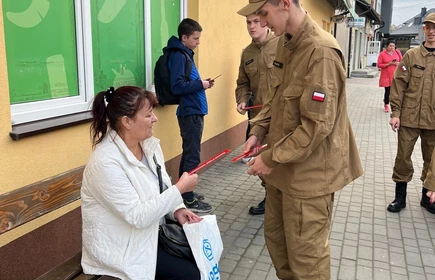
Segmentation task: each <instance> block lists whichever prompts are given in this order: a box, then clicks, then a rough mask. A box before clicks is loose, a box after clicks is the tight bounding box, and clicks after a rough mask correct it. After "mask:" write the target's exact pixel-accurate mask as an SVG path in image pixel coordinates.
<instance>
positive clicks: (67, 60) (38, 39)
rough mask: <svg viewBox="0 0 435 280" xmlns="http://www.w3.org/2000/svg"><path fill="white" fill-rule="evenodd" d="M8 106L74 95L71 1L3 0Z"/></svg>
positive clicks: (72, 10)
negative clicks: (9, 101)
mask: <svg viewBox="0 0 435 280" xmlns="http://www.w3.org/2000/svg"><path fill="white" fill-rule="evenodd" d="M3 20H4V28H5V42H6V59H7V65H8V79H9V94H10V100H11V104H17V103H24V102H32V101H40V100H48V99H53V98H60V97H67V96H77V95H78V78H77V54H76V34H75V18H74V2H73V1H48V0H20V1H17V0H3Z"/></svg>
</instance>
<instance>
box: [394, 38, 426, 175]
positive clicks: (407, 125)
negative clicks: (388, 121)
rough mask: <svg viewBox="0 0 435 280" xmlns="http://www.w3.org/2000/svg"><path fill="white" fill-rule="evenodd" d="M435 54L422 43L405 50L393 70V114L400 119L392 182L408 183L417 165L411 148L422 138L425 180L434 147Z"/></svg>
mask: <svg viewBox="0 0 435 280" xmlns="http://www.w3.org/2000/svg"><path fill="white" fill-rule="evenodd" d="M434 74H435V53H430V52H428V51H427V50H426V48H425V47H424V46H423V45H421V46H420V47H418V48H414V49H411V50H409V51H407V52H406V53H405V55H404V56H403V60H402V61H401V62H400V63H399V65H398V67H397V68H396V71H395V72H394V80H393V83H392V85H391V95H390V103H391V117H397V118H400V128H399V132H398V148H397V156H396V161H395V165H394V170H393V181H395V182H409V181H411V179H412V175H413V173H414V168H413V165H412V161H411V155H412V151H413V149H414V145H415V143H416V141H417V139H418V137H420V138H421V148H422V154H423V161H424V165H423V171H422V174H421V178H420V179H421V180H422V181H424V180H425V179H426V174H427V172H428V170H429V164H430V161H431V156H432V152H433V149H434V146H435V83H434V81H433V80H434Z"/></svg>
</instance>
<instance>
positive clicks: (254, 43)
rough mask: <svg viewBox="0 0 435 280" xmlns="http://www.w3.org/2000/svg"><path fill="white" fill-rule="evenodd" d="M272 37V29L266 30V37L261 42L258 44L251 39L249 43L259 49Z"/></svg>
mask: <svg viewBox="0 0 435 280" xmlns="http://www.w3.org/2000/svg"><path fill="white" fill-rule="evenodd" d="M272 37H275V35H274V34H273V32H272V31H270V30H268V31H267V36H266V39H265V40H264V41H263V42H261V43H260V44H257V43H256V42H255V41H254V40H253V39H252V42H251V44H252V45H254V46H256V47H257V48H259V49H261V48H262V47H264V46H265V45H266V44H267V43H268V42H269V41H270V39H272Z"/></svg>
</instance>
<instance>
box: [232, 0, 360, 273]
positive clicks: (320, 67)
mask: <svg viewBox="0 0 435 280" xmlns="http://www.w3.org/2000/svg"><path fill="white" fill-rule="evenodd" d="M253 12H255V13H256V14H258V15H259V16H260V23H261V25H262V26H266V25H267V26H268V27H269V28H271V30H272V31H273V32H275V34H276V35H277V36H280V35H282V34H284V35H283V36H281V37H280V39H279V42H278V48H277V51H276V57H275V62H274V66H275V67H274V69H273V71H274V78H273V81H272V90H271V92H270V95H269V96H268V102H267V103H266V104H265V105H264V106H263V108H262V110H261V112H260V113H259V114H258V116H257V117H256V118H255V119H254V120H253V122H252V129H251V133H250V134H251V136H250V137H249V139H248V140H247V142H246V143H245V146H244V151H247V150H249V149H251V148H253V147H256V146H258V145H260V143H261V141H263V138H264V136H265V135H266V134H268V144H269V146H270V147H269V149H268V150H266V151H264V152H262V153H261V154H260V155H258V156H256V157H255V158H254V159H253V160H251V161H250V162H248V165H249V169H248V174H251V175H261V176H265V180H266V191H267V200H266V213H265V217H264V236H265V240H266V245H267V248H268V250H269V254H270V256H271V258H272V262H273V265H274V267H275V269H276V272H277V276H278V278H280V279H330V278H331V272H330V250H329V231H330V226H331V215H332V207H333V197H334V192H336V191H338V190H340V189H342V188H343V187H344V186H345V185H346V184H349V183H350V182H352V181H353V180H355V179H356V178H358V177H359V176H361V175H362V173H363V172H362V168H361V162H360V159H359V154H358V149H357V146H356V142H355V138H354V135H353V131H352V128H351V125H350V122H349V118H348V116H347V104H346V71H345V65H346V62H345V60H344V56H343V54H342V52H341V50H340V47H339V45H338V43H337V41H336V40H335V38H333V37H332V35H331V34H330V33H328V32H327V31H325V30H323V29H322V28H321V27H319V26H318V25H317V24H316V23H315V22H314V20H313V19H312V18H311V17H310V16H309V15H308V14H307V13H306V12H305V11H304V10H303V9H302V7H301V6H300V3H299V0H264V1H261V0H249V5H248V6H246V7H245V8H243V9H242V10H240V11H239V13H241V14H246V15H249V14H252V13H253Z"/></svg>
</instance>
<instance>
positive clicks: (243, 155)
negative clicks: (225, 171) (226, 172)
mask: <svg viewBox="0 0 435 280" xmlns="http://www.w3.org/2000/svg"><path fill="white" fill-rule="evenodd" d="M264 147H267V144H264V145H263V146H259V147H254V148H252V149H250V150H249V151H247V152H246V153H243V154H241V155H240V156H237V157H235V158H233V159H232V160H231V162H236V161H239V160H241V159H242V158H245V157H249V156H250V155H251V154H253V153H258V152H259V151H260V150H261V149H263V148H264Z"/></svg>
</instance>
